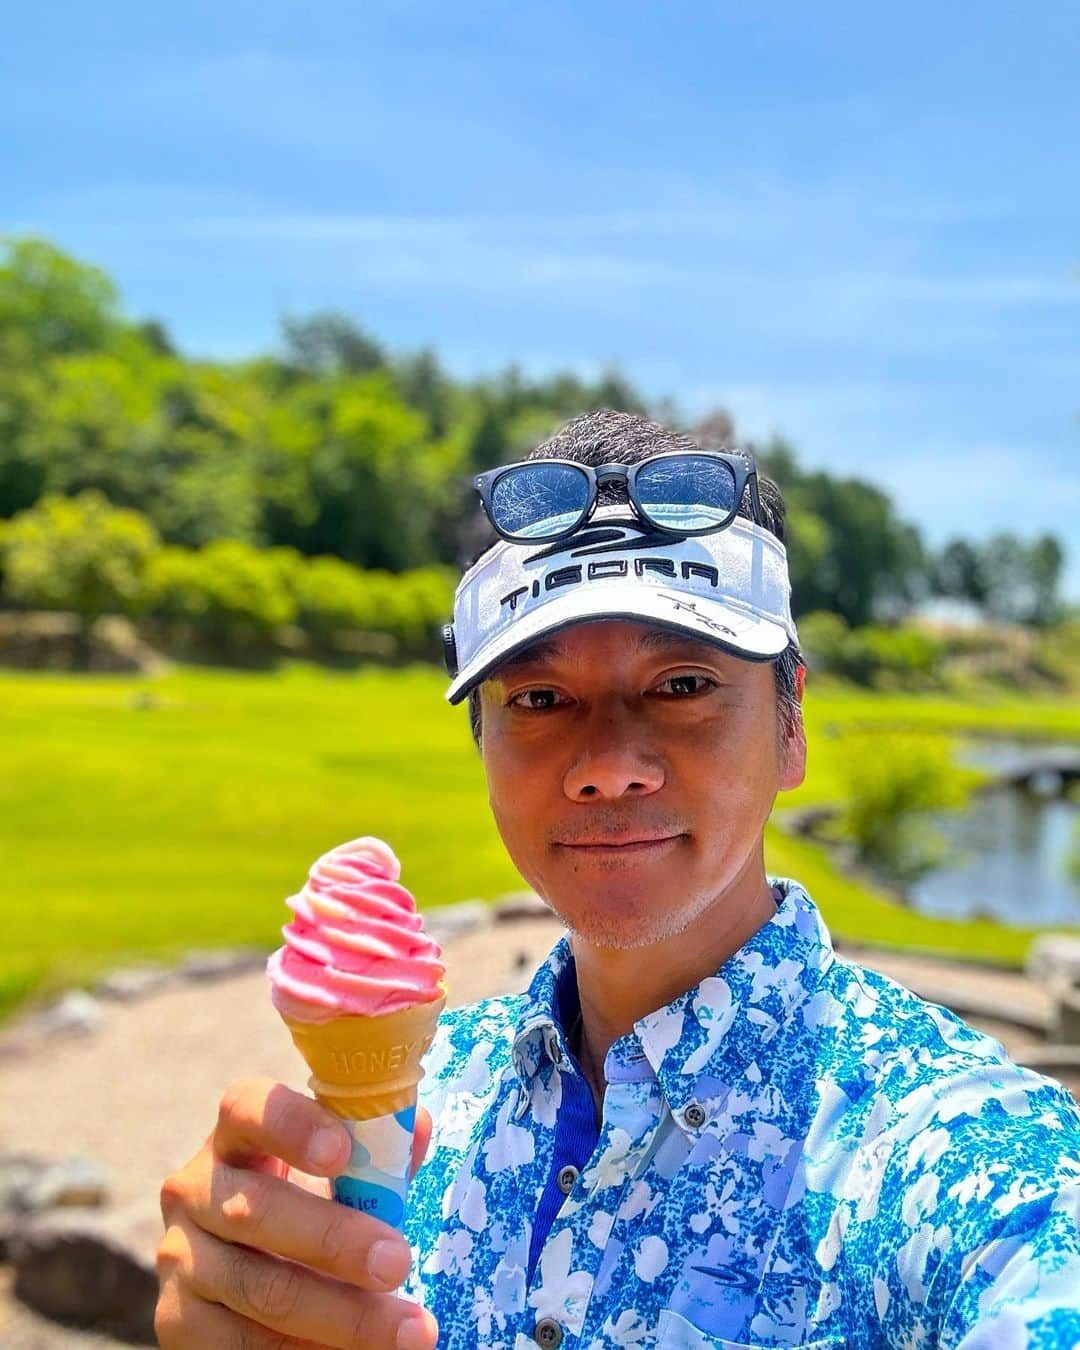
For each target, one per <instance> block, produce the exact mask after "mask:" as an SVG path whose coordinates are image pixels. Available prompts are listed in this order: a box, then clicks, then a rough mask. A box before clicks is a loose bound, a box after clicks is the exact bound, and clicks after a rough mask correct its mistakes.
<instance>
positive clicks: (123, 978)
mask: <svg viewBox="0 0 1080 1350" xmlns="http://www.w3.org/2000/svg"><path fill="white" fill-rule="evenodd" d="M170 979H172V972H171V971H170V970H167V969H166V967H165V966H155V965H144V966H126V967H124V968H122V969H120V970H110V971H109V973H108V974H107V975H105V976H104V977H103V978H102V979H101V980H100V981H99V982H98V984H97V986H96V988H95V990H94V992H95V993H96V994H97V995H98V997H99V998H108V999H113V1000H114V1001H115V1002H118V1003H130V1002H131V1001H132V1000H133V999H137V998H145V996H146V995H147V994H152V993H154V992H155V991H156V990H158V989H162V988H164V986H165V985H166V984H168V983H169V981H170Z"/></svg>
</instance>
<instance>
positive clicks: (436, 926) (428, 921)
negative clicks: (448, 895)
mask: <svg viewBox="0 0 1080 1350" xmlns="http://www.w3.org/2000/svg"><path fill="white" fill-rule="evenodd" d="M491 920H492V911H491V906H490V905H488V904H486V903H485V902H484V901H483V900H462V901H461V902H460V903H458V904H456V905H439V906H438V907H437V908H435V909H429V910H425V911H424V928H425V930H426V931H427V933H428V934H429V935H430V936H431V937H433V938H434V939H435V941H436V942H439V943H446V942H449V941H450V940H451V939H452V938H457V937H462V936H463V935H464V934H465V933H473V932H475V931H476V930H477V929H478V928H486V927H487V925H488V924H489V923H491Z"/></svg>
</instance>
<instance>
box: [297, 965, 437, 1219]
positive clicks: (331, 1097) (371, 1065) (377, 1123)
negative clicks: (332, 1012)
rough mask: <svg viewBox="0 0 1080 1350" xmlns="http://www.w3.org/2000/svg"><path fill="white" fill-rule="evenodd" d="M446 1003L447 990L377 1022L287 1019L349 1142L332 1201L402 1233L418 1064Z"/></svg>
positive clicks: (315, 1084)
mask: <svg viewBox="0 0 1080 1350" xmlns="http://www.w3.org/2000/svg"><path fill="white" fill-rule="evenodd" d="M440 989H442V986H440ZM445 1002H446V992H445V989H442V993H441V994H440V997H439V998H437V999H435V1000H434V1001H432V1002H429V1003H415V1004H413V1005H412V1006H411V1007H408V1008H401V1009H399V1010H398V1011H397V1012H391V1013H381V1014H379V1015H377V1016H372V1017H351V1016H350V1017H335V1018H332V1019H331V1020H330V1021H328V1022H301V1021H299V1020H297V1019H295V1018H291V1017H284V1021H285V1024H286V1025H287V1026H288V1028H289V1031H290V1033H291V1035H292V1038H293V1042H294V1044H295V1045H296V1048H297V1049H298V1050H299V1051H300V1053H301V1054H302V1055H303V1056H304V1059H305V1060H306V1061H307V1065H308V1068H309V1069H310V1070H311V1078H310V1079H309V1080H308V1081H309V1083H310V1086H311V1090H312V1092H314V1094H315V1096H316V1097H317V1098H318V1100H319V1101H320V1102H321V1103H322V1104H323V1106H325V1107H326V1108H327V1110H328V1111H332V1112H333V1113H334V1115H336V1116H337V1117H338V1118H339V1119H340V1120H342V1121H343V1122H344V1123H345V1126H346V1128H347V1129H348V1131H349V1134H350V1136H351V1137H352V1154H351V1156H350V1158H349V1162H348V1165H347V1166H346V1167H345V1169H344V1171H343V1172H341V1173H340V1174H339V1175H338V1176H336V1177H335V1178H334V1181H333V1190H334V1199H335V1200H337V1201H339V1202H340V1203H341V1204H343V1205H348V1206H349V1207H350V1208H351V1209H357V1210H360V1211H362V1212H363V1213H365V1214H371V1215H373V1216H374V1217H375V1218H377V1219H381V1220H382V1221H383V1222H384V1223H388V1224H390V1226H391V1227H393V1228H397V1229H399V1230H401V1229H403V1228H404V1224H405V1200H406V1195H407V1193H408V1189H409V1178H410V1176H411V1174H412V1148H413V1133H414V1130H415V1125H416V1096H417V1087H418V1085H419V1082H420V1079H421V1078H422V1077H423V1076H424V1070H423V1068H422V1067H421V1065H420V1060H421V1059H422V1057H423V1055H424V1053H425V1052H426V1050H427V1048H428V1046H429V1045H430V1044H431V1042H432V1039H433V1038H434V1035H435V1028H436V1025H437V1024H438V1021H439V1014H440V1012H441V1011H442V1009H443V1005H444V1004H445Z"/></svg>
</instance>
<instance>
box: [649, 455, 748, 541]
mask: <svg viewBox="0 0 1080 1350" xmlns="http://www.w3.org/2000/svg"><path fill="white" fill-rule="evenodd" d="M635 486H636V488H637V497H638V500H639V502H640V503H641V506H642V509H643V510H644V512H645V514H646V515H647V516H648V517H649V519H650V520H651V521H652V522H653V524H654V525H659V526H661V527H662V528H663V529H666V530H674V531H679V530H711V529H716V528H717V526H719V525H724V524H726V523H727V522H728V520H729V519H730V517H731V516H732V515H734V513H735V508H736V507H737V506H738V502H737V501H736V499H735V473H734V470H733V469H732V468H731V466H730V465H729V464H726V463H725V462H724V461H723V460H722V459H712V458H711V457H710V456H708V455H679V456H678V457H677V458H676V457H675V456H672V458H671V459H658V460H654V461H653V463H651V464H645V465H643V466H642V467H641V468H640V469H639V470H638V474H637V478H636V480H635Z"/></svg>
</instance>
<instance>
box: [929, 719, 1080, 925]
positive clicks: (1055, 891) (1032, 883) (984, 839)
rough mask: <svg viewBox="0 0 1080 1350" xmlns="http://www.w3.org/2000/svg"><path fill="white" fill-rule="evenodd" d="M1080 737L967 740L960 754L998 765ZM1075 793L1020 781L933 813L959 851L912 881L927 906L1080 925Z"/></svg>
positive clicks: (961, 915)
mask: <svg viewBox="0 0 1080 1350" xmlns="http://www.w3.org/2000/svg"><path fill="white" fill-rule="evenodd" d="M1057 752H1061V753H1063V754H1066V755H1068V756H1069V757H1070V758H1073V757H1075V756H1076V755H1077V754H1078V753H1080V751H1078V747H1077V746H1076V745H1050V744H1047V743H1045V742H1044V743H1036V742H1022V741H969V742H965V743H964V744H963V745H962V746H961V748H960V749H959V750H958V752H957V759H958V760H960V761H961V762H962V763H965V764H972V765H976V766H978V767H980V768H986V769H990V770H993V771H995V772H999V773H1006V772H1008V771H1009V770H1010V769H1011V768H1013V767H1016V766H1019V765H1020V764H1021V763H1023V762H1026V761H1028V760H1030V759H1031V758H1032V757H1033V756H1034V755H1040V756H1041V755H1042V754H1044V753H1045V754H1054V753H1057ZM1078 816H1080V810H1078V807H1077V804H1076V802H1075V801H1069V800H1068V799H1066V798H1062V797H1039V796H1035V795H1032V794H1029V793H1027V792H1024V791H1021V790H1020V789H1016V788H995V789H993V790H992V791H989V792H983V793H976V794H975V795H974V796H973V797H972V798H971V801H970V803H969V805H968V807H967V809H966V810H965V811H963V812H958V813H955V814H949V813H944V814H942V815H940V816H937V817H935V819H934V823H935V824H936V825H937V827H938V828H939V830H940V831H941V834H942V835H943V837H944V838H945V840H946V841H947V842H948V843H949V845H950V847H951V849H952V850H953V856H952V857H951V859H950V860H949V862H947V863H946V864H945V865H943V866H941V867H939V868H937V869H936V870H935V871H934V872H931V873H929V874H928V875H927V876H925V877H923V878H922V880H921V881H917V882H915V883H914V884H913V885H911V886H910V887H909V888H908V893H909V895H910V898H911V903H912V905H913V906H914V907H915V908H916V909H919V910H921V911H922V912H923V913H925V914H935V915H941V916H943V917H947V918H953V919H968V918H973V917H975V916H985V917H987V918H993V919H996V920H997V921H998V922H999V923H1008V924H1016V925H1024V926H1032V925H1080V885H1078V884H1077V883H1076V882H1075V881H1073V880H1072V879H1071V878H1070V876H1069V870H1068V858H1069V853H1070V849H1071V848H1072V846H1073V830H1074V827H1075V822H1076V820H1077V818H1078Z"/></svg>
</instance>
